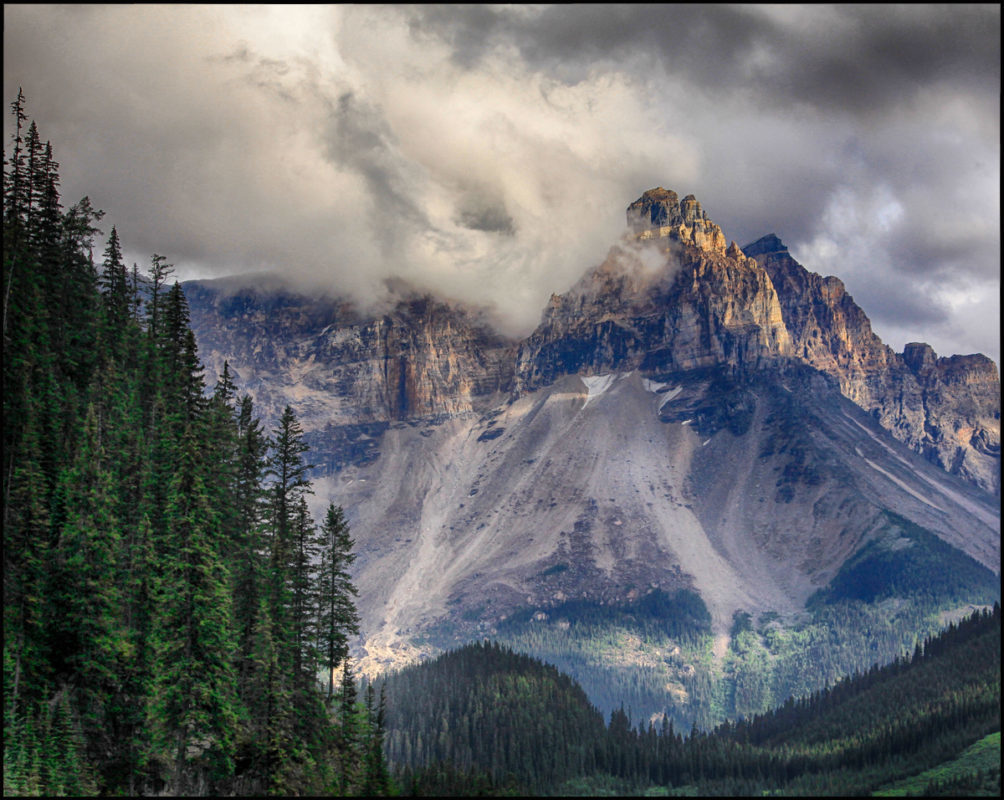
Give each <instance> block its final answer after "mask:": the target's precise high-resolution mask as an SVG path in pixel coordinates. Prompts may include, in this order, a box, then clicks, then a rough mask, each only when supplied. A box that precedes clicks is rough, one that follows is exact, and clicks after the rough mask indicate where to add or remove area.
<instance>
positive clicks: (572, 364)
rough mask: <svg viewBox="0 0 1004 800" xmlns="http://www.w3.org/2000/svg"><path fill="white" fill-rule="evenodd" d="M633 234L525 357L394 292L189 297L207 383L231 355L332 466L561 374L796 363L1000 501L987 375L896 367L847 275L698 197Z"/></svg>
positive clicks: (641, 222) (577, 289) (672, 201)
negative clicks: (727, 220) (399, 431)
mask: <svg viewBox="0 0 1004 800" xmlns="http://www.w3.org/2000/svg"><path fill="white" fill-rule="evenodd" d="M627 229H628V230H627V232H626V234H625V236H624V238H623V239H622V241H621V242H620V243H618V244H617V245H616V246H614V247H613V248H612V249H611V251H610V253H609V254H608V256H607V258H606V260H605V261H604V262H603V263H602V264H601V265H600V266H598V267H596V268H595V269H592V270H590V271H589V272H587V273H586V274H585V275H584V276H583V277H582V278H581V279H580V280H579V281H578V283H577V284H576V285H575V286H573V287H572V288H571V289H570V290H569V291H568V292H566V293H565V294H562V295H554V296H552V297H551V299H550V301H549V303H548V305H547V307H546V308H545V310H544V313H543V316H542V319H541V323H540V325H539V326H538V327H537V329H536V330H535V331H534V332H533V333H532V334H531V335H530V336H529V337H527V338H526V339H525V340H523V341H522V342H518V343H517V342H513V341H510V340H508V339H506V338H504V337H502V336H500V335H498V334H497V333H495V332H494V331H493V330H492V328H491V326H490V325H489V324H487V323H486V322H485V321H484V319H483V317H482V316H481V315H480V313H479V312H478V310H477V309H473V308H469V307H466V306H463V305H460V304H457V303H453V302H450V301H446V300H443V299H437V298H434V297H431V296H428V295H423V294H421V293H418V292H414V291H410V290H408V289H407V288H406V287H400V286H399V287H397V289H395V291H396V294H395V295H393V300H392V301H391V302H389V304H388V305H387V306H386V308H385V310H384V311H383V312H381V313H362V312H360V311H359V310H358V309H357V308H356V307H355V306H354V305H353V304H352V303H350V302H348V301H346V300H344V299H341V300H339V299H331V298H325V297H319V296H310V297H308V296H305V295H303V294H301V293H297V292H294V291H291V290H289V289H283V288H281V286H278V285H271V286H263V287H262V288H258V289H254V288H248V286H247V281H245V282H244V283H241V282H240V281H237V282H234V281H204V282H194V283H189V284H186V287H185V288H186V293H187V294H188V298H189V302H190V305H191V309H192V325H193V328H194V330H195V332H196V335H197V337H198V341H199V346H200V354H201V356H202V358H203V360H204V362H205V363H206V366H207V378H208V379H209V381H210V382H212V380H213V379H215V377H216V375H218V374H219V373H220V371H221V370H222V367H223V361H224V359H228V360H229V361H230V365H231V369H232V371H233V372H234V373H235V377H236V380H237V382H238V385H239V386H241V388H243V389H246V390H248V391H249V392H251V394H252V395H253V396H254V399H255V402H256V406H257V407H258V411H259V413H260V414H262V416H263V417H265V419H266V420H274V419H277V418H278V416H279V414H280V413H281V411H282V408H283V406H284V405H285V404H287V403H292V404H294V405H295V406H296V408H297V413H298V414H299V416H300V419H301V422H302V424H303V426H304V430H305V431H307V432H308V433H314V434H315V435H316V436H315V438H316V441H315V443H314V446H315V448H317V449H319V450H320V451H322V452H328V451H330V458H329V459H328V461H329V462H330V463H329V466H330V468H332V469H338V468H340V467H338V466H337V465H339V464H341V463H343V460H344V458H346V457H347V456H346V455H345V454H346V453H352V454H355V455H353V456H352V459H350V460H353V461H358V460H359V459H371V458H374V457H375V453H376V452H377V450H376V446H375V445H374V442H375V441H376V440H378V439H379V438H380V436H381V435H382V431H384V430H386V426H387V425H389V424H395V423H401V422H405V421H415V420H422V419H443V418H448V417H454V416H457V415H463V414H468V413H472V412H473V413H482V412H483V411H484V410H485V409H486V408H489V407H490V406H491V404H492V403H493V402H494V401H495V399H496V395H498V396H505V397H508V398H510V399H516V398H519V397H522V396H523V395H525V394H526V393H527V392H531V391H533V390H536V389H539V388H541V387H544V386H548V385H550V384H552V383H554V382H555V381H556V380H558V379H559V378H561V377H562V376H565V375H573V374H580V375H584V376H594V375H601V374H603V373H605V372H612V371H617V372H624V371H630V370H634V369H638V370H642V371H645V372H646V373H649V374H656V373H658V374H662V375H668V374H670V373H677V374H682V373H686V372H688V371H693V370H702V369H710V368H724V369H725V370H726V372H728V373H729V374H731V375H733V376H740V377H742V376H745V377H751V376H753V375H755V374H756V373H758V372H761V371H763V370H764V369H766V368H770V367H772V366H774V365H783V364H785V363H792V362H795V363H801V364H807V365H809V366H811V367H813V368H815V369H817V370H820V371H821V372H823V373H825V374H826V375H828V376H830V377H831V378H833V379H834V381H835V382H836V383H837V385H839V389H840V392H841V393H842V394H843V395H844V396H845V397H846V398H848V399H850V400H851V401H853V402H854V403H856V404H857V405H858V406H860V407H861V408H863V409H865V410H866V411H868V412H869V413H871V415H872V416H873V417H874V418H875V419H876V420H877V421H878V422H879V423H880V424H881V425H882V427H884V428H885V429H886V430H888V431H889V432H890V433H891V434H892V435H893V436H895V437H896V438H897V439H899V440H900V441H901V442H903V443H905V444H907V445H908V446H909V447H911V448H912V449H913V450H915V451H916V452H918V453H921V454H923V455H924V456H925V457H926V458H927V459H929V460H930V461H932V462H933V463H934V464H937V465H938V466H940V467H942V468H943V469H945V470H947V471H948V472H951V473H953V474H956V475H959V476H961V477H963V478H965V479H966V480H968V481H969V482H971V483H972V484H975V485H977V486H979V487H980V488H982V489H984V490H986V491H990V492H993V493H996V494H999V492H1000V381H999V376H998V374H997V368H996V366H995V365H994V363H993V362H992V361H990V360H989V359H987V358H986V357H984V356H979V355H972V356H952V357H951V358H939V357H938V356H937V355H936V354H935V353H934V351H933V350H932V349H931V348H930V347H928V346H927V345H923V344H910V345H908V346H907V347H906V349H905V351H904V353H902V354H897V353H895V352H894V351H893V350H892V349H891V348H890V347H888V346H886V345H885V344H883V342H882V341H881V340H880V339H879V338H878V336H876V335H875V333H874V332H873V331H872V329H871V324H870V322H869V320H868V317H867V316H866V315H865V313H864V311H862V309H861V308H860V307H859V306H858V305H857V304H856V303H855V302H854V299H853V298H852V297H851V296H850V295H849V294H848V293H847V291H846V289H845V287H844V284H843V283H842V282H841V281H840V280H839V279H837V278H834V277H822V276H820V275H817V274H815V273H812V272H809V271H808V270H806V269H805V268H804V267H802V266H801V265H800V264H798V262H796V261H795V260H794V259H793V258H792V257H791V255H790V254H789V253H788V250H787V248H786V247H785V245H784V244H783V242H781V241H780V239H778V237H777V236H775V235H773V234H771V235H769V236H765V237H763V238H761V239H759V240H758V241H756V242H754V243H752V244H750V245H747V246H746V247H745V248H741V249H740V248H739V247H737V246H736V244H735V243H734V242H733V243H732V244H731V245H729V246H726V240H725V237H724V235H723V234H722V230H721V228H720V227H719V226H718V225H716V224H715V223H714V222H712V221H711V220H710V219H709V218H708V215H707V214H706V213H705V211H704V210H703V208H702V207H701V204H700V203H699V202H698V201H697V200H696V199H695V198H694V196H693V195H687V196H686V197H684V198H683V199H682V200H680V199H679V198H678V195H677V194H676V192H673V191H670V190H667V189H663V188H661V187H660V188H656V189H652V190H650V191H647V192H645V193H644V194H643V195H642V196H641V197H640V198H638V199H637V200H636V201H635V202H633V203H632V204H631V205H630V206H629V207H628V209H627ZM332 443H337V444H332ZM329 444H330V446H329ZM332 465H334V466H332Z"/></svg>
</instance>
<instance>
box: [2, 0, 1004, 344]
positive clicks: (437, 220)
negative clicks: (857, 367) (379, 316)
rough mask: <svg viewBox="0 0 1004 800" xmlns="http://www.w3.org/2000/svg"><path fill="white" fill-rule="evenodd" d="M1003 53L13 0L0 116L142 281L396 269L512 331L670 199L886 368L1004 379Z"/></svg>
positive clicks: (537, 18)
mask: <svg viewBox="0 0 1004 800" xmlns="http://www.w3.org/2000/svg"><path fill="white" fill-rule="evenodd" d="M1000 64H1001V59H1000V7H999V6H997V5H986V6H972V7H966V6H959V5H951V6H876V5H867V6H843V5H842V6H832V7H827V6H815V5H814V6H804V7H802V6H790V5H784V6H773V7H772V6H757V5H743V6H706V5H702V6H680V5H645V6H629V5H623V4H621V5H612V6H603V5H583V6H574V5H572V6H568V5H561V6H550V7H549V6H515V7H505V6H494V5H493V6H463V7H457V6H446V7H435V6H414V7H408V6H374V5H364V6H317V5H310V6H197V5H196V6H193V5H165V6H153V5H142V4H140V5H109V6H39V5H31V6H19V5H5V6H4V99H5V102H6V103H8V104H9V103H10V101H12V100H13V99H14V97H15V96H16V94H17V90H18V87H19V86H20V87H23V89H24V92H25V95H26V97H27V100H28V104H27V111H28V113H29V116H30V117H31V118H32V119H34V120H35V121H36V122H37V123H38V126H39V129H40V132H41V135H42V138H43V139H49V140H51V141H52V144H53V148H54V151H55V156H56V159H57V160H58V161H59V162H60V164H61V169H60V173H61V176H62V190H63V198H64V202H65V203H66V204H69V203H72V202H75V201H76V200H78V199H79V198H80V197H81V196H82V195H84V194H87V195H89V196H90V198H91V200H92V202H93V203H94V205H96V206H97V207H99V208H102V209H104V210H105V211H106V212H107V216H106V217H105V220H104V228H105V230H106V232H107V230H110V227H111V225H113V224H114V225H115V226H117V228H118V231H119V234H120V236H121V238H122V241H123V243H124V245H125V249H126V256H127V258H129V259H130V261H133V260H135V261H138V262H139V263H140V265H141V267H145V266H147V265H148V264H149V259H150V255H151V254H152V253H154V252H156V253H160V254H163V255H165V256H167V257H168V260H169V261H171V262H172V263H174V264H175V265H176V267H177V273H176V274H177V276H179V277H181V278H191V277H208V276H215V275H225V274H233V273H238V272H248V271H256V270H278V271H281V272H282V273H283V274H285V275H288V276H300V277H302V278H304V279H309V280H312V281H313V282H315V283H316V284H319V285H323V286H325V287H333V288H334V289H337V290H341V291H346V290H348V291H352V292H354V293H356V294H357V295H358V296H361V297H373V296H375V295H376V294H377V293H378V292H379V287H380V285H381V283H382V280H383V279H384V278H386V277H387V276H390V275H399V276H402V277H404V278H406V279H409V280H411V281H412V282H414V283H417V284H420V285H423V286H426V287H429V288H435V289H438V290H440V291H443V292H445V293H447V294H450V295H453V296H455V297H458V298H461V299H466V300H470V301H476V302H481V303H491V304H494V305H495V306H496V308H497V309H498V312H499V314H500V315H501V317H502V318H503V319H504V320H505V322H506V326H507V328H508V332H510V333H526V332H528V331H529V330H530V329H531V328H532V327H533V326H534V325H535V323H536V322H537V321H538V319H539V316H540V312H541V310H542V308H543V306H544V303H545V302H546V300H547V297H548V296H549V294H550V293H551V292H563V291H565V290H566V289H568V288H569V286H570V285H571V284H572V283H573V282H574V281H575V280H576V279H577V278H578V277H579V276H580V275H581V274H582V273H583V272H584V271H585V270H586V269H588V268H590V267H592V266H595V265H596V264H598V263H600V262H601V261H602V260H603V258H604V256H605V255H606V253H607V251H608V249H609V247H610V246H611V245H612V244H613V243H614V242H615V241H616V240H617V238H618V237H619V235H620V234H621V232H622V231H623V228H624V224H625V223H624V211H625V208H626V207H627V205H628V204H629V203H630V202H631V201H633V200H635V199H636V198H637V197H638V196H639V195H640V194H641V193H642V192H643V191H645V190H646V189H650V188H653V187H655V186H663V187H665V188H668V189H673V190H675V191H677V192H678V193H679V194H680V196H681V197H682V196H683V195H685V194H694V195H696V196H697V199H698V200H700V201H701V203H702V205H703V207H704V209H705V211H707V213H708V215H709V216H710V217H711V218H712V219H713V220H715V221H716V222H717V223H718V224H719V225H721V227H722V229H723V230H724V232H725V236H726V238H727V239H730V240H733V239H734V240H736V241H737V242H738V243H739V244H740V245H744V244H747V243H748V242H750V241H752V240H754V239H756V238H759V237H760V236H761V235H763V234H766V233H770V232H774V233H777V234H778V235H779V236H780V237H781V238H782V239H783V240H784V241H785V242H786V243H787V244H788V246H789V248H790V250H791V251H792V254H793V255H794V256H795V257H796V258H797V259H798V260H799V261H800V262H801V263H802V264H803V265H804V266H806V267H807V268H808V269H810V270H812V271H814V272H819V273H822V274H824V275H830V274H832V275H836V276H838V277H840V278H841V279H842V280H843V281H844V283H845V284H846V285H847V288H848V291H849V292H850V293H851V294H852V295H853V296H854V298H855V300H856V301H857V302H858V304H859V305H861V306H862V308H864V310H865V312H866V313H867V314H868V316H869V317H870V318H871V320H872V324H873V326H874V328H875V330H876V332H877V333H878V334H879V335H880V336H881V337H882V338H883V339H884V340H885V341H886V342H887V343H888V344H890V345H891V346H893V347H894V348H895V349H896V350H897V351H902V349H903V345H904V344H905V343H906V342H909V341H918V340H923V341H927V342H929V343H931V344H932V345H933V346H934V348H935V350H937V351H938V353H939V354H941V355H949V354H951V353H971V352H984V353H987V354H988V355H990V356H991V357H993V358H994V359H995V360H996V361H997V362H998V363H1000V305H999V289H1000ZM4 141H5V147H6V146H8V145H7V143H9V141H10V120H9V114H6V115H5V117H4ZM102 249H103V243H102Z"/></svg>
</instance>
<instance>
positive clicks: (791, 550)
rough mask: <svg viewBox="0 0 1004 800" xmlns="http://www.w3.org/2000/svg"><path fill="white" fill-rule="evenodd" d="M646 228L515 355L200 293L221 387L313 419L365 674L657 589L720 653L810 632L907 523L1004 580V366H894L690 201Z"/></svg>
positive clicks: (479, 334) (284, 301)
mask: <svg viewBox="0 0 1004 800" xmlns="http://www.w3.org/2000/svg"><path fill="white" fill-rule="evenodd" d="M627 222H628V232H627V234H626V235H625V237H624V239H623V240H622V241H621V242H620V243H618V244H617V245H616V246H614V247H613V248H612V249H611V251H610V253H609V255H608V256H607V258H606V260H605V261H604V262H603V263H602V264H601V265H600V266H598V267H596V268H595V269H593V270H591V271H589V272H588V273H587V274H585V275H584V276H583V277H582V279H581V280H580V281H579V282H578V283H577V284H576V285H575V286H573V287H572V288H571V289H570V290H569V291H568V292H567V293H565V294H563V295H560V296H558V295H555V296H553V297H552V298H551V300H550V302H549V303H548V305H547V308H546V309H545V310H544V314H543V317H542V320H541V323H540V325H539V326H538V327H537V329H536V330H535V331H534V332H533V333H532V334H531V335H530V336H529V337H527V338H526V339H524V340H523V341H521V342H513V341H509V340H507V339H505V338H503V337H501V336H499V335H498V334H496V333H494V332H493V331H492V329H491V327H490V326H489V325H487V324H486V323H485V321H484V319H483V317H482V316H481V315H480V314H479V312H478V311H477V310H476V309H472V308H468V307H464V306H461V305H459V304H456V303H452V302H449V301H446V300H442V299H437V298H434V297H430V296H427V295H421V294H418V293H415V292H410V291H407V290H406V289H401V288H400V287H399V288H398V290H397V293H396V295H394V296H393V300H392V301H391V302H389V303H388V304H387V305H386V306H385V308H384V309H383V310H382V311H380V312H365V313H364V312H362V311H360V310H359V309H358V308H357V307H355V306H354V305H352V304H351V303H349V302H347V301H345V300H338V299H328V298H324V297H318V296H305V295H303V294H300V293H296V292H293V291H290V290H288V289H284V288H282V287H281V285H278V284H276V285H272V286H270V287H269V286H264V285H262V282H261V281H256V283H258V286H259V288H247V286H248V284H249V283H251V281H248V280H247V279H244V280H236V281H207V282H199V283H190V284H187V285H186V287H185V289H186V293H187V296H188V299H189V303H190V307H191V320H192V327H193V329H194V330H195V333H196V336H197V338H198V342H199V349H200V355H201V356H202V358H203V361H204V363H205V364H206V367H207V369H206V372H207V379H208V380H209V381H210V383H212V381H213V380H214V379H215V378H216V376H218V375H219V373H220V372H221V371H222V368H223V363H224V360H228V361H229V363H230V368H231V372H232V373H233V375H234V380H235V382H236V383H237V385H238V386H239V387H240V389H242V390H246V391H248V392H250V393H251V394H252V395H253V397H254V400H255V405H256V409H257V413H258V414H259V415H261V416H262V417H263V418H264V419H265V421H266V423H267V425H269V426H270V425H271V424H272V423H273V422H274V421H275V420H276V419H277V418H278V416H279V415H280V413H281V411H282V409H283V407H284V406H285V405H286V404H287V403H288V404H291V405H293V406H294V408H295V410H296V413H297V416H298V417H299V419H300V421H301V424H302V425H303V428H304V431H305V438H306V439H307V442H308V444H309V445H310V447H311V452H310V459H311V461H312V462H313V463H314V464H317V465H319V466H318V469H315V470H314V474H313V478H314V486H315V492H316V498H317V500H318V502H326V500H327V499H332V500H334V501H335V502H337V503H339V504H341V505H343V507H344V508H345V510H346V514H347V517H348V519H349V522H350V524H351V526H352V528H353V530H354V531H356V532H357V536H358V538H357V543H358V556H359V558H358V561H357V562H356V564H355V570H356V577H357V585H358V586H359V589H360V595H359V609H360V613H361V616H362V620H363V631H364V637H365V645H364V647H363V650H364V652H365V655H364V657H362V658H361V659H360V660H359V661H358V664H359V665H360V666H361V667H362V668H365V669H370V670H374V669H376V668H378V667H384V666H388V665H390V664H394V663H402V662H405V661H408V660H411V659H413V658H415V657H417V656H418V655H419V654H420V652H423V650H422V648H426V651H427V649H428V641H429V639H428V636H427V634H429V632H430V631H435V630H437V629H443V630H447V631H452V633H451V634H450V635H453V634H456V636H458V637H461V638H459V639H457V642H459V641H462V640H463V637H469V638H479V637H481V636H483V635H485V634H486V633H491V631H492V630H493V629H494V626H496V625H498V624H499V623H500V622H501V621H502V620H504V619H506V618H507V616H508V615H510V614H513V613H515V612H518V611H521V610H526V609H527V608H530V609H534V608H537V609H541V608H549V607H552V606H554V605H557V604H560V603H563V602H565V601H566V600H569V599H575V598H578V599H584V600H587V601H591V602H598V603H603V604H614V605H616V604H623V603H625V602H629V601H630V600H632V599H633V598H636V597H638V596H639V593H644V592H647V591H650V590H654V589H662V590H663V591H666V592H673V591H675V590H676V589H680V588H690V589H693V590H694V591H696V592H698V593H699V594H700V596H701V597H702V599H703V601H704V602H705V603H706V604H707V607H708V609H709V611H710V613H711V617H712V625H713V630H714V631H715V633H716V635H717V636H718V637H719V640H718V641H719V643H722V642H725V641H727V636H728V631H729V630H730V627H731V624H732V619H733V614H734V612H735V611H737V610H745V611H747V612H751V613H754V612H755V613H759V612H762V611H766V610H774V611H777V612H780V613H782V614H785V615H797V614H799V613H801V612H802V611H803V610H804V604H805V601H806V599H807V598H808V597H809V596H811V594H812V593H813V592H814V591H815V590H816V589H819V588H821V587H824V586H826V585H827V583H828V582H829V581H830V580H831V579H832V578H833V576H834V574H836V572H837V571H838V570H839V569H840V567H841V565H842V564H843V563H844V562H845V561H846V560H847V559H848V558H850V557H851V556H852V555H853V554H854V553H855V552H857V551H858V550H859V549H860V548H861V547H863V546H864V545H865V544H867V543H868V542H869V541H871V540H873V539H875V538H876V537H878V538H880V539H881V538H882V537H885V536H892V537H893V540H894V541H899V540H898V539H897V538H896V537H897V536H898V534H896V533H895V531H896V526H897V525H899V524H900V523H898V522H895V521H894V520H896V519H902V520H908V521H909V522H910V523H912V524H914V525H917V526H920V527H921V528H924V529H925V530H927V531H929V532H931V533H932V534H934V535H936V536H938V537H940V538H941V539H942V540H944V541H945V542H948V543H949V544H951V545H952V546H953V547H956V548H958V549H960V550H962V551H963V552H965V553H966V554H968V555H969V556H971V557H972V558H973V559H975V560H976V561H978V562H979V563H980V564H983V565H984V566H986V567H988V568H990V569H991V570H994V571H999V569H1000V510H999V503H998V502H996V500H995V498H994V497H993V496H992V495H988V494H987V491H988V490H989V491H991V492H995V491H999V489H998V488H997V487H998V477H999V463H1000V454H999V448H1000V399H999V386H1000V384H999V378H998V376H997V370H996V368H995V367H994V365H993V363H992V362H990V361H989V360H988V359H986V358H984V357H983V356H953V357H951V358H938V357H937V356H936V354H935V353H934V352H933V351H932V350H931V348H930V347H928V346H927V345H922V344H911V345H909V346H907V348H906V349H905V352H904V353H903V354H897V353H894V352H893V351H892V350H891V349H890V348H888V347H886V346H885V345H884V344H883V343H882V342H881V341H880V340H879V339H878V337H877V336H875V334H874V333H873V332H872V330H871V325H870V324H869V322H868V318H867V317H866V316H865V314H864V312H863V311H862V310H861V309H860V308H859V307H858V306H857V305H856V304H855V303H854V301H853V299H852V298H851V297H850V296H849V295H848V294H847V293H846V291H845V290H844V287H843V284H842V283H841V282H840V281H839V280H837V279H836V278H822V277H820V276H819V275H815V274H813V273H810V272H808V271H807V270H805V269H804V268H802V267H801V266H800V265H798V264H797V263H796V262H795V261H794V260H793V259H792V258H791V257H790V256H789V255H788V253H787V251H786V249H785V248H784V245H783V244H781V242H780V241H779V240H777V238H776V237H765V238H764V239H761V240H760V241H758V242H756V243H754V244H753V245H751V246H749V247H747V248H746V249H745V252H743V251H742V250H740V249H739V248H738V247H736V245H735V244H734V243H733V244H731V245H729V246H726V244H725V238H724V236H723V235H722V232H721V229H720V228H719V227H718V226H717V225H715V223H713V222H711V221H710V220H709V219H708V217H707V215H706V214H705V213H704V211H703V210H702V209H701V207H700V204H699V203H698V202H697V201H696V200H695V199H694V198H693V197H689V196H688V197H685V198H683V200H679V199H678V197H677V195H676V194H675V193H674V192H669V191H667V190H665V189H655V190H652V191H651V192H646V193H645V194H644V195H643V196H642V197H641V198H639V200H638V201H636V202H635V203H632V205H631V206H630V207H629V209H628V213H627ZM887 434H891V436H890V435H887ZM894 437H895V438H894ZM897 440H898V441H897ZM946 470H947V473H952V474H947V473H946ZM976 487H979V488H976ZM890 515H892V516H890ZM891 520H892V521H891ZM890 525H891V526H892V527H890ZM442 626H445V628H442ZM423 637H424V638H423ZM423 641H425V642H426V644H422V642H423ZM723 653H724V650H720V654H723Z"/></svg>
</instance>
